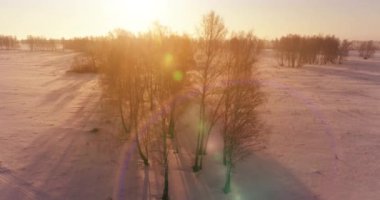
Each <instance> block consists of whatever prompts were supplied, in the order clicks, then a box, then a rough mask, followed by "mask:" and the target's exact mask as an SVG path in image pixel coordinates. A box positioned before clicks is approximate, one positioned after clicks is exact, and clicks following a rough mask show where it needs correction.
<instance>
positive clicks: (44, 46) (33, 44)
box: [24, 35, 60, 51]
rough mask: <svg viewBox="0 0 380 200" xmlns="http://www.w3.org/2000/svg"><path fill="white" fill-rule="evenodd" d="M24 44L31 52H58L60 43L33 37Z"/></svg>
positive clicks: (28, 38)
mask: <svg viewBox="0 0 380 200" xmlns="http://www.w3.org/2000/svg"><path fill="white" fill-rule="evenodd" d="M24 42H25V43H26V44H27V45H28V46H29V49H30V50H31V51H56V50H57V49H58V44H59V43H60V41H59V40H55V39H47V38H45V37H37V36H31V35H29V36H28V37H27V39H26V40H25V41H24Z"/></svg>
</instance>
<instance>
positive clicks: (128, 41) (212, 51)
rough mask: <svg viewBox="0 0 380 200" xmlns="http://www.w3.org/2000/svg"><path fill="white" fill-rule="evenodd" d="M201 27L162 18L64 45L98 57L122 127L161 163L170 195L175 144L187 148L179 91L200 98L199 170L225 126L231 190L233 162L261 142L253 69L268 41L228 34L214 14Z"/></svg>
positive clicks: (146, 155)
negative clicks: (164, 22)
mask: <svg viewBox="0 0 380 200" xmlns="http://www.w3.org/2000/svg"><path fill="white" fill-rule="evenodd" d="M199 33H200V34H199V37H198V38H195V39H193V38H190V37H188V36H186V35H178V34H174V33H172V32H170V31H169V30H168V29H167V28H165V27H163V26H161V25H159V24H155V25H154V28H153V29H151V31H149V32H147V33H141V34H139V35H134V34H131V33H129V32H126V31H123V30H116V31H114V32H112V33H110V34H109V35H108V36H107V37H100V38H76V39H72V40H66V41H65V42H64V46H65V48H68V49H73V50H77V51H81V52H84V53H85V54H87V55H89V56H90V57H92V58H93V62H94V65H96V66H97V67H98V68H99V71H100V76H101V83H102V88H103V92H104V94H105V97H107V98H105V99H107V101H108V102H110V104H111V105H117V106H115V109H116V110H117V113H118V116H120V120H121V127H122V130H123V132H125V134H126V135H128V136H130V137H133V138H134V140H135V143H136V146H137V150H138V154H139V156H140V158H141V160H142V162H143V163H144V165H145V166H146V167H148V166H150V165H151V164H152V163H159V164H161V166H162V169H163V174H164V188H163V195H162V199H169V178H168V176H169V162H170V160H169V155H170V154H169V152H170V151H169V150H170V149H173V151H175V152H177V153H180V152H179V151H178V150H179V148H180V144H179V142H178V140H177V135H178V134H181V132H180V130H178V127H176V124H177V121H178V120H179V118H180V117H181V114H180V111H181V110H184V109H183V106H181V105H183V102H182V103H181V102H180V98H177V97H178V96H182V95H183V94H187V93H189V91H191V92H190V93H191V94H192V95H190V96H191V97H189V99H188V100H189V101H190V99H191V100H192V101H193V100H195V102H196V103H197V104H199V119H198V120H199V124H200V127H199V131H198V133H197V139H196V141H194V142H196V144H197V145H196V149H194V152H195V153H194V165H193V171H194V172H197V171H199V170H201V169H202V167H203V159H204V157H205V156H206V149H207V144H208V142H209V136H210V134H211V131H212V129H213V127H214V126H216V125H219V124H220V126H221V127H223V131H222V133H221V134H222V136H223V139H224V150H223V154H224V160H223V163H224V165H225V166H226V185H225V188H224V191H225V192H226V193H227V192H229V191H230V180H231V178H230V177H231V171H232V169H233V167H234V166H236V164H237V163H238V161H240V160H242V159H243V158H244V157H246V156H247V155H248V153H249V152H250V151H251V150H253V147H254V146H255V144H258V143H259V140H258V136H259V133H260V132H259V122H258V120H257V116H256V113H255V110H256V107H257V106H258V105H259V104H260V102H261V101H262V98H261V97H262V95H261V93H260V91H259V86H258V84H257V83H256V82H255V81H254V76H253V73H254V70H253V69H254V63H255V62H256V59H257V55H258V54H259V52H260V50H261V48H262V46H263V45H262V42H261V40H259V39H257V38H256V37H255V36H254V35H253V34H252V33H238V34H231V37H228V38H227V29H226V28H225V26H224V23H223V20H222V19H221V17H219V16H218V15H216V14H215V13H214V12H211V13H209V14H208V15H206V16H204V17H203V20H202V23H201V26H200V28H199ZM147 124H148V125H147ZM221 164H222V163H221Z"/></svg>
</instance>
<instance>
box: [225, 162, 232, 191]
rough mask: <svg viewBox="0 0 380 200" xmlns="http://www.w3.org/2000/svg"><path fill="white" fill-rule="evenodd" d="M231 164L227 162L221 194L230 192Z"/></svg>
mask: <svg viewBox="0 0 380 200" xmlns="http://www.w3.org/2000/svg"><path fill="white" fill-rule="evenodd" d="M231 168H232V167H231V163H230V161H229V163H228V165H227V173H226V183H225V184H224V188H223V192H224V193H225V194H228V193H229V192H231Z"/></svg>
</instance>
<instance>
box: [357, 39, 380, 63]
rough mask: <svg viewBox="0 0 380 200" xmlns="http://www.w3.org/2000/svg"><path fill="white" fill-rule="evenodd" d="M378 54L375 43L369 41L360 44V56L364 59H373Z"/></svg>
mask: <svg viewBox="0 0 380 200" xmlns="http://www.w3.org/2000/svg"><path fill="white" fill-rule="evenodd" d="M375 52H376V46H375V44H374V42H373V41H367V42H363V43H361V44H360V47H359V56H360V57H363V58H364V59H369V58H371V57H372V56H373V55H374V54H375Z"/></svg>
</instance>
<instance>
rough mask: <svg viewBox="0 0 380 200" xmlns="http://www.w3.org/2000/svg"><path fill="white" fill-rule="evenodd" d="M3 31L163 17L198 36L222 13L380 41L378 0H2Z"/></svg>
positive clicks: (274, 28)
mask: <svg viewBox="0 0 380 200" xmlns="http://www.w3.org/2000/svg"><path fill="white" fill-rule="evenodd" d="M0 5H1V6H0V13H1V15H0V34H12V35H17V36H18V37H25V36H26V35H28V34H33V35H42V36H47V37H56V38H60V37H72V36H85V35H104V34H106V33H107V32H109V31H110V30H113V29H115V28H124V29H128V30H131V31H134V32H138V31H144V30H147V29H148V28H149V27H150V25H151V24H152V22H154V21H160V22H161V24H163V25H166V26H168V27H170V28H171V29H172V30H173V31H177V32H187V33H190V34H194V33H195V32H196V31H195V30H196V26H197V25H198V23H199V21H200V19H201V16H202V15H203V14H205V13H207V12H208V11H210V10H215V11H216V12H217V13H218V14H219V15H221V16H222V17H223V18H224V20H225V23H226V25H227V26H228V27H229V29H230V30H231V31H234V30H235V31H236V30H254V32H255V33H256V34H257V35H258V36H259V37H262V38H266V39H272V38H275V37H279V36H282V35H285V34H288V33H299V34H334V35H336V36H338V37H341V38H347V39H362V40H367V39H373V40H380V20H379V19H380V11H379V10H380V1H377V0H360V1H358V0H318V1H308V0H277V1H276V0H208V1H205V0H191V1H190V0H187V1H186V0H138V1H135V0H80V1H79V0H0Z"/></svg>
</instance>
